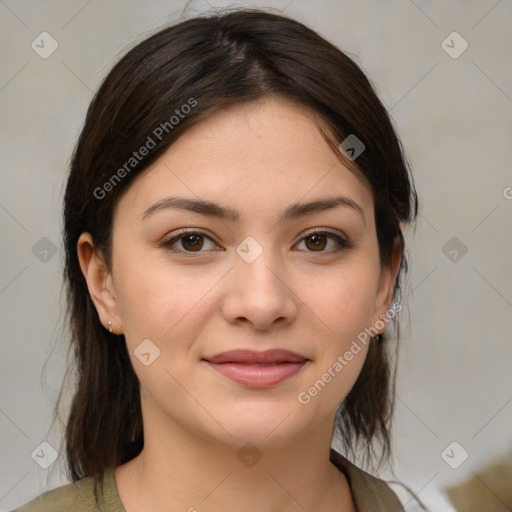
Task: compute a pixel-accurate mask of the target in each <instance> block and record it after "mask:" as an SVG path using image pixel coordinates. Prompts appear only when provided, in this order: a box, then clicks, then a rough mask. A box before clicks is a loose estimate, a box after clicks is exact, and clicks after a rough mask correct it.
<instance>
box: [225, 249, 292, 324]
mask: <svg viewBox="0 0 512 512" xmlns="http://www.w3.org/2000/svg"><path fill="white" fill-rule="evenodd" d="M289 281H290V279H287V274H286V272H284V270H283V268H282V264H281V263H280V262H278V261H277V258H274V257H272V253H271V252H270V250H268V251H266V250H264V251H263V252H262V253H261V254H260V255H259V256H258V257H257V258H256V259H255V260H254V261H252V263H249V262H247V261H246V260H244V259H243V258H242V257H239V256H238V255H237V256H236V257H235V262H234V268H233V270H232V271H231V272H229V274H228V275H227V276H226V281H225V286H226V295H225V298H224V301H223V304H222V313H223V315H224V318H225V319H226V321H227V322H229V323H232V324H235V323H239V322H244V321H247V322H250V323H251V324H252V325H253V327H254V328H255V329H257V330H265V329H268V328H269V327H271V326H272V324H273V323H282V324H289V323H292V322H293V321H294V320H295V317H296V315H297V301H298V300H299V299H298V297H297V296H296V295H295V293H294V291H293V284H292V283H291V282H289Z"/></svg>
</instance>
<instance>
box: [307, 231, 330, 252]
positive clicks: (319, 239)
mask: <svg viewBox="0 0 512 512" xmlns="http://www.w3.org/2000/svg"><path fill="white" fill-rule="evenodd" d="M326 238H327V237H326V236H325V235H323V234H316V233H315V234H313V235H309V236H307V237H306V238H305V239H304V240H306V247H307V248H308V249H312V250H313V251H317V250H320V251H322V250H323V249H325V247H326V245H327V241H326ZM308 241H309V242H310V243H308Z"/></svg>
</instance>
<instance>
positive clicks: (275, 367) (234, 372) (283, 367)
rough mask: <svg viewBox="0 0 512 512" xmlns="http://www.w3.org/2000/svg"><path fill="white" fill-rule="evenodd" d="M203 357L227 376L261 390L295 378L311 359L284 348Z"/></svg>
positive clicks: (233, 351)
mask: <svg viewBox="0 0 512 512" xmlns="http://www.w3.org/2000/svg"><path fill="white" fill-rule="evenodd" d="M203 360H204V361H205V362H206V363H208V365H209V366H210V367H211V368H213V369H214V370H216V371H217V372H219V373H220V374H221V375H223V376H224V377H226V378H228V379H230V380H232V381H235V382H237V383H239V384H242V385H244V386H246V387H249V388H260V389H261V388H268V387H272V386H275V385H277V384H279V383H281V382H283V381H285V380H287V379H289V378H291V377H293V376H294V375H296V374H297V373H299V372H300V370H301V369H302V368H303V367H304V365H305V364H306V363H307V362H308V361H309V359H307V358H306V357H304V356H301V355H299V354H296V353H295V352H291V351H289V350H282V349H271V350H266V351H264V352H257V351H252V350H231V351H229V352H222V353H221V354H217V355H215V356H211V357H206V358H203Z"/></svg>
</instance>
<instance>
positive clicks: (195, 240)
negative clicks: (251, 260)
mask: <svg viewBox="0 0 512 512" xmlns="http://www.w3.org/2000/svg"><path fill="white" fill-rule="evenodd" d="M329 239H330V240H332V241H334V242H335V248H334V250H330V251H325V250H324V249H325V248H326V246H327V245H328V240H329ZM205 240H208V241H209V242H211V244H212V246H213V248H215V247H217V246H216V244H215V243H214V241H213V240H212V239H211V238H210V237H209V236H207V235H206V234H204V233H202V232H200V231H192V230H182V231H181V232H180V233H179V234H177V235H175V236H173V237H172V238H170V239H169V240H167V241H166V242H164V246H165V247H166V248H168V249H170V250H172V251H175V252H188V253H191V252H196V253H199V252H205V251H202V250H201V249H203V248H204V247H205ZM303 242H304V243H305V245H306V247H307V249H308V250H307V252H319V253H330V254H332V253H338V252H341V251H344V250H346V249H349V248H350V247H352V245H351V244H350V243H349V242H348V241H347V240H346V239H345V238H343V237H342V236H341V235H340V234H338V233H335V232H331V231H316V230H315V231H313V232H311V233H309V234H308V235H306V236H305V237H303V238H302V239H301V241H300V243H303ZM336 245H337V248H336ZM180 246H181V247H180Z"/></svg>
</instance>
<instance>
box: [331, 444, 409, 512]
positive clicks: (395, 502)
mask: <svg viewBox="0 0 512 512" xmlns="http://www.w3.org/2000/svg"><path fill="white" fill-rule="evenodd" d="M330 460H331V462H332V463H333V464H334V465H335V466H337V467H338V468H339V469H340V470H341V471H343V473H345V476H346V477H347V480H348V482H349V485H350V490H351V491H352V495H353V497H354V500H355V502H356V505H357V507H358V510H361V512H366V511H368V512H374V511H377V510H386V512H403V510H404V509H403V507H402V505H401V503H400V501H399V499H398V497H397V495H396V494H395V493H394V492H393V491H392V489H391V488H390V486H389V485H388V484H387V483H386V482H385V481H384V480H381V479H380V478H377V477H375V476H373V475H370V474H369V473H367V472H366V471H363V470H362V469H360V468H358V467H357V466H356V465H354V464H352V463H351V462H350V461H349V460H347V459H346V458H345V457H343V456H342V455H341V454H339V453H338V452H337V451H335V450H333V449H331V454H330ZM382 507H385V508H382Z"/></svg>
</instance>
